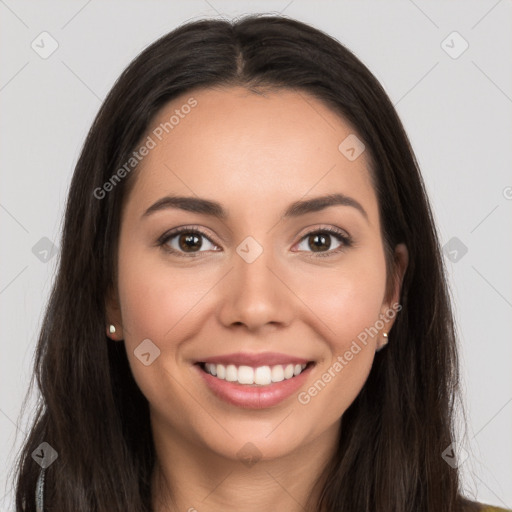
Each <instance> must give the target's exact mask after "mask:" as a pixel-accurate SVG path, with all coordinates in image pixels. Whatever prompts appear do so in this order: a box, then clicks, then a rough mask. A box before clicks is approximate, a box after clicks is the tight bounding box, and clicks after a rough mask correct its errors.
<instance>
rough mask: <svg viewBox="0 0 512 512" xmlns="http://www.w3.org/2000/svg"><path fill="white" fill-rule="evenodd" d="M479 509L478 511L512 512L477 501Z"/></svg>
mask: <svg viewBox="0 0 512 512" xmlns="http://www.w3.org/2000/svg"><path fill="white" fill-rule="evenodd" d="M479 505H480V507H481V508H480V510H479V512H512V511H510V509H506V508H500V507H494V506H493V505H485V504H483V503H479Z"/></svg>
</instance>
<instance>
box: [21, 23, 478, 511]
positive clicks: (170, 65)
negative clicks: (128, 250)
mask: <svg viewBox="0 0 512 512" xmlns="http://www.w3.org/2000/svg"><path fill="white" fill-rule="evenodd" d="M219 85H227V86H230V85H233V86H240V85H241V86H244V87H246V88H248V89H253V90H256V89H257V88H261V87H270V88H274V89H279V88H286V89H293V90H297V91H305V92H308V93H310V94H312V95H314V96H315V97H316V98H318V99H319V100H321V101H323V102H325V104H327V105H328V106H329V107H330V108H332V109H333V110H335V111H336V112H337V113H339V115H340V116H342V117H343V118H344V119H345V120H346V121H348V122H349V123H350V124H351V125H352V126H353V127H354V129H355V130H356V132H357V134H358V137H359V138H360V139H361V140H363V141H364V144H365V145H366V148H367V150H368V152H369V154H370V156H371V162H372V165H371V175H372V179H373V184H374V187H375V190H376V192H377V195H378V202H379V209H380V218H381V223H382V236H383V239H384V244H385V247H386V258H387V270H388V276H389V275H391V273H392V272H393V270H394V262H393V259H392V254H393V248H394V247H395V245H396V244H398V243H400V242H403V243H405V244H406V246H407V248H408V251H409V266H408V269H407V272H406V274H405V278H404V281H403V286H402V294H401V298H400V303H401V305H402V310H401V312H400V314H399V315H398V317H397V320H396V323H395V325H394V326H393V329H392V332H391V334H390V338H391V341H390V343H389V345H388V346H387V347H386V349H385V350H383V351H381V352H379V353H378V354H377V355H376V358H375V361H374V364H373V367H372V370H371V372H370V375H369V377H368V379H367V382H366V383H365V385H364V387H363V389H362V390H361V392H360V394H359V395H358V396H357V398H356V399H355V401H354V402H353V403H352V405H351V406H350V407H349V409H348V410H347V411H346V412H345V413H344V415H343V421H342V425H341V427H340V429H341V431H340V443H339V446H338V449H337V451H336V453H333V456H332V460H331V462H330V464H329V465H328V467H326V468H325V472H324V474H323V475H321V478H319V480H318V485H319V486H320V489H321V492H320V501H319V502H318V503H312V504H310V505H311V507H312V510H322V511H326V512H335V511H343V512H370V511H371V512H375V511H379V512H406V511H411V512H427V511H428V512H434V511H435V512H438V511H443V512H455V511H457V512H458V511H461V510H463V504H464V503H466V502H465V500H464V499H463V498H462V497H461V494H460V484H459V478H458V471H457V469H456V468H455V467H452V465H450V464H447V463H446V462H445V460H444V459H443V458H442V453H443V451H444V450H445V449H446V448H447V447H448V446H449V445H450V444H451V443H452V442H453V440H454V435H453V416H454V408H455V406H456V403H455V398H456V397H457V396H458V393H459V391H458V379H459V374H458V362H457V347H456V338H455V332H454V324H453V318H452V312H451V308H450V302H449V294H448V291H447V285H446V276H445V270H444V267H443V260H442V257H441V252H440V248H439V241H438V236H437V233H436V229H435V226H434V221H433V216H432V213H431V209H430V206H429V203H428V199H427V197H426V193H425V188H424V184H423V181H422V178H421V175H420V172H419V168H418V164H417V162H416V159H415V157H414V153H413V150H412V148H411V146H410V143H409V140H408V138H407V135H406V133H405V131H404V129H403V126H402V124H401V122H400V119H399V118H398V116H397V113H396V111H395V109H394V107H393V105H392V103H391V101H390V100H389V98H388V96H387V95H386V93H385V92H384V90H383V88H382V87H381V85H380V84H379V82H378V81H377V80H376V78H375V77H374V76H373V75H372V74H371V73H370V71H369V70H368V69H367V68H366V67H365V66H364V65H363V64H362V63H361V61H360V60H358V59H357V58H356V57H355V56H354V55H353V54H352V53H351V52H350V51H349V50H348V49H347V48H345V47H344V46H343V45H341V44H340V43H339V42H338V41H336V40H335V39H333V38H331V37H329V36H328V35H326V34H324V33H323V32H321V31H319V30H317V29H315V28H313V27H311V26H308V25H307V24H304V23H301V22H298V21H295V20H291V19H287V18H284V17H280V16H265V15H251V16H246V17H244V18H242V19H240V20H237V21H232V22H229V21H220V20H202V21H195V22H191V23H187V24H185V25H182V26H180V27H179V28H177V29H176V30H174V31H172V32H171V33H169V34H167V35H165V36H164V37H162V38H161V39H159V40H158V41H156V42H155V43H153V44H152V45H151V46H149V47H148V48H147V49H145V50H144V51H143V52H142V53H141V54H140V55H139V56H138V57H137V58H136V59H135V60H134V61H133V62H132V63H131V64H130V65H129V66H128V68H127V69H126V70H125V71H124V72H123V73H122V75H121V76H120V78H119V79H118V80H117V82H116V84H115V85H114V87H113V88H112V90H111V92H110V93H109V95H108V97H107V98H106V100H105V101H104V103H103V105H102V107H101V109H100V111H99V113H98V115H97V117H96V119H95V121H94V123H93V125H92V127H91V129H90V131H89V134H88V136H87V139H86V141H85V144H84V147H83V149H82V152H81V155H80V158H79V161H78V163H77V165H76V168H75V172H74V175H73V179H72V182H71V186H70V190H69V195H68V200H67V207H66V212H65V221H64V228H63V234H62V242H61V254H60V261H59V269H58V274H57V277H56V281H55V284H54V287H53V291H52V293H51V297H50V300H49V303H48V306H47V310H46V314H45V317H44V321H43V324H42V329H41V334H40V337H39V341H38V345H37V350H36V357H35V365H34V377H35V378H36V379H37V384H38V387H39V390H40V393H41V399H40V403H39V405H38V409H37V412H36V415H35V419H34V421H33V425H32V427H31V430H30V433H29V435H28V436H27V439H26V441H25V443H24V446H23V449H22V451H21V454H20V456H19V460H18V464H17V466H16V478H17V480H16V510H17V511H18V512H21V511H22V510H25V511H27V512H33V511H35V505H34V490H35V486H36V480H37V477H38V475H39V472H40V467H39V465H38V464H36V462H35V461H34V459H33V458H32V452H33V451H34V450H35V449H36V448H37V447H38V446H39V445H40V444H41V443H43V442H47V443H48V444H49V445H50V446H52V447H53V448H54V449H55V450H56V451H57V452H58V458H57V459H56V461H55V462H54V463H53V464H51V465H50V466H49V467H48V468H47V469H46V479H45V503H46V508H47V510H56V511H74V512H91V511H95V512H148V511H150V510H151V499H150V496H151V492H150V476H151V473H152V469H153V465H154V461H155V453H154V447H153V442H152V435H151V429H150V423H149V421H150V420H149V408H148V403H147V400H146V398H145V397H144V396H143V394H142V393H141V391H140V390H139V388H138V386H137V385H136V383H135V381H134V379H133V376H132V374H131V371H130V368H129V364H128V360H127V356H126V352H125V348H124V345H123V344H122V343H113V342H109V340H108V338H107V337H106V334H105V326H106V323H107V319H106V316H105V297H106V294H107V292H108V290H110V289H112V288H113V287H115V285H116V277H115V276H116V257H117V240H118V234H119V226H120V213H121V208H122V205H123V200H124V198H125V197H126V194H127V191H128V187H130V186H133V180H134V174H135V172H136V170H134V171H133V172H132V173H131V174H129V175H128V176H127V177H126V178H124V179H122V180H121V181H120V182H119V183H116V186H115V187H113V190H112V191H110V192H109V193H108V194H106V195H105V197H103V198H100V199H99V198H98V197H97V195H98V194H96V195H95V194H94V191H95V190H98V189H99V188H101V187H103V185H104V184H105V183H106V182H108V181H109V180H110V179H111V177H112V175H113V174H114V173H115V171H116V170H118V169H119V168H120V167H122V166H123V164H124V163H125V162H126V161H127V160H128V159H129V158H130V155H131V153H132V152H133V151H134V149H135V148H136V147H137V144H138V143H140V141H141V140H142V138H143V137H144V136H145V133H146V131H147V130H148V127H149V124H150V122H151V120H152V119H153V118H154V116H155V114H156V113H157V112H158V111H159V110H160V109H161V107H162V106H163V105H165V104H166V103H167V102H168V101H170V100H172V99H173V98H175V97H177V96H178V95H181V94H183V93H185V92H190V91H192V90H193V89H197V88H208V87H212V86H219ZM33 379H34V378H33ZM33 379H32V381H31V387H32V385H33ZM23 504H25V508H23ZM467 506H468V510H469V502H468V503H467Z"/></svg>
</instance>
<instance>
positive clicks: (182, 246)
mask: <svg viewBox="0 0 512 512" xmlns="http://www.w3.org/2000/svg"><path fill="white" fill-rule="evenodd" d="M208 244H210V247H208ZM158 245H160V246H161V247H163V248H164V250H166V251H167V252H169V253H171V254H176V255H177V256H196V255H198V254H200V253H202V252H205V251H208V250H215V248H216V247H217V246H216V245H215V244H214V243H213V242H212V241H211V240H210V239H209V238H208V237H207V236H206V234H205V233H203V232H202V231H200V230H199V229H197V228H188V227H186V226H185V227H183V228H179V229H176V230H174V231H171V232H170V233H166V234H164V235H163V236H162V237H161V238H160V240H159V241H158ZM201 249H205V250H203V251H201Z"/></svg>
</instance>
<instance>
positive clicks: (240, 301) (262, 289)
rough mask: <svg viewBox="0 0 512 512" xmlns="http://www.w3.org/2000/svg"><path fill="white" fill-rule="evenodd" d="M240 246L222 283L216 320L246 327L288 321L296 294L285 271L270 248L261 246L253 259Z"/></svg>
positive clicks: (286, 322) (287, 323) (253, 329)
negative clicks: (261, 249) (260, 250)
mask: <svg viewBox="0 0 512 512" xmlns="http://www.w3.org/2000/svg"><path fill="white" fill-rule="evenodd" d="M240 249H242V250H241V251H240V253H238V252H237V253H235V254H234V255H233V268H232V270H231V271H230V272H229V273H228V275H227V276H226V279H225V280H224V282H223V283H222V294H221V304H220V307H219V319H220V321H221V322H222V324H223V325H225V326H226V327H231V326H234V325H236V326H240V325H243V326H245V328H246V329H247V330H250V331H258V330H261V329H267V328H268V326H274V327H271V328H275V327H276V326H287V325H289V324H290V323H291V322H292V320H293V316H294V311H297V304H296V301H297V298H296V297H295V296H294V294H293V292H292V290H291V289H290V287H289V285H287V281H289V278H288V279H287V277H288V276H289V275H290V273H289V271H288V272H287V271H285V270H284V268H283V265H282V263H281V264H280V263H278V262H277V260H276V259H275V258H274V257H273V255H272V251H271V250H270V249H266V248H265V249H264V250H263V251H262V252H261V254H259V255H258V256H257V257H256V259H254V260H252V258H251V257H249V258H247V257H246V255H245V254H244V252H243V247H241V248H240ZM253 249H254V247H252V248H251V250H253ZM240 254H241V255H242V256H240Z"/></svg>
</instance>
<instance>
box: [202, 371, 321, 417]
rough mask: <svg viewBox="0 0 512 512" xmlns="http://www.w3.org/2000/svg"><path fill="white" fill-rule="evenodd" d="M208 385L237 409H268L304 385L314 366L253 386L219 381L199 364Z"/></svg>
mask: <svg viewBox="0 0 512 512" xmlns="http://www.w3.org/2000/svg"><path fill="white" fill-rule="evenodd" d="M194 366H195V367H196V368H197V371H198V372H199V374H200V375H201V377H202V378H203V379H204V381H205V383H206V385H207V386H208V387H209V388H210V390H211V391H212V392H213V393H214V394H215V395H216V396H218V397H219V398H221V399H222V400H224V401H225V402H228V403H229V404H231V405H235V406H236V407H243V408H245V409H266V408H267V407H273V406H276V405H278V404H280V403H281V402H282V401H283V400H286V399H287V398H288V397H289V396H291V395H293V394H294V393H295V392H296V391H298V390H299V388H300V387H301V386H303V385H304V383H305V381H306V379H307V378H308V375H309V372H310V371H311V369H312V368H313V366H314V365H311V366H307V367H306V368H305V369H304V370H303V371H302V372H301V373H300V374H299V375H297V376H296V377H292V378H291V379H285V380H283V381H281V382H274V383H272V384H269V385H268V386H253V385H249V384H239V383H237V382H229V381H227V380H223V379H218V378H217V377H214V376H213V375H210V374H209V373H207V372H205V371H204V370H203V369H202V368H201V367H200V366H199V364H195V365H194Z"/></svg>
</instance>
